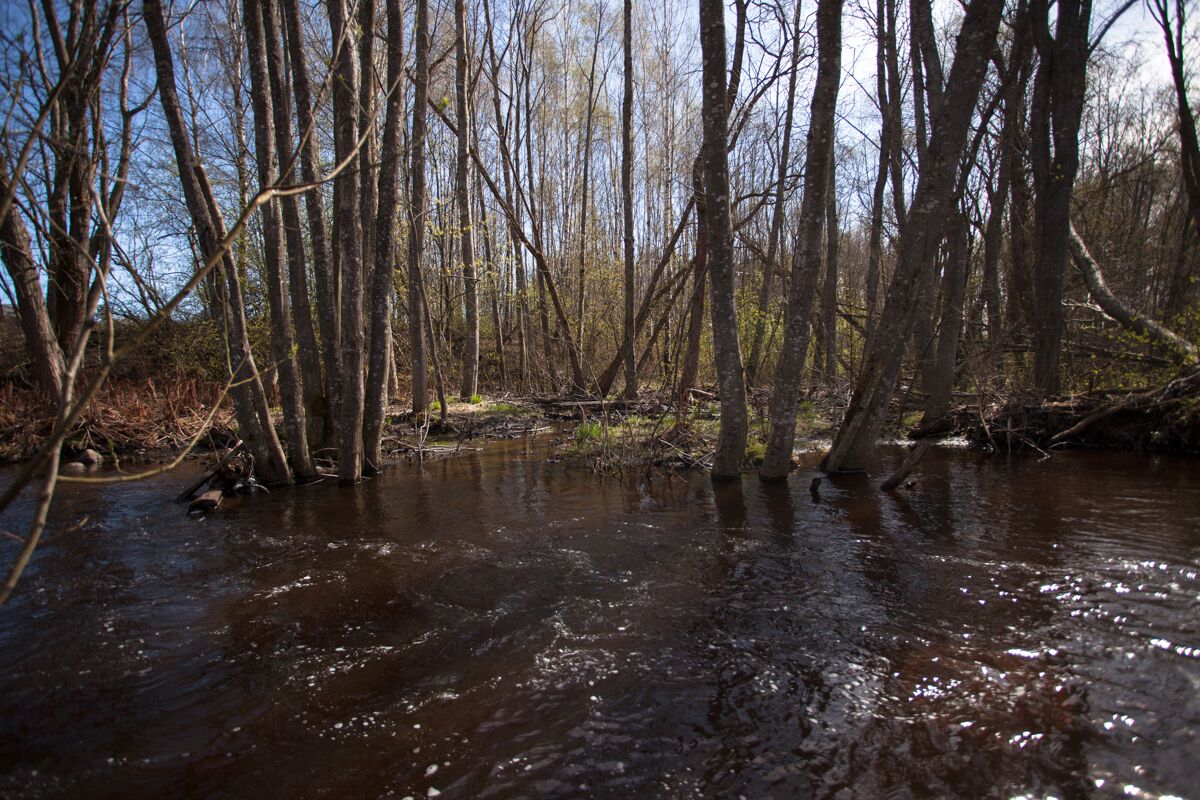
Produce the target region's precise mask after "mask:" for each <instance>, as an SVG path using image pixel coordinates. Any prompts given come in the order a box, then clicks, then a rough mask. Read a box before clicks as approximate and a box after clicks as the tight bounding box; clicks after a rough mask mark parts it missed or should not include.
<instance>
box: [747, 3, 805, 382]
mask: <svg viewBox="0 0 1200 800" xmlns="http://www.w3.org/2000/svg"><path fill="white" fill-rule="evenodd" d="M800 9H801V3H800V2H799V0H797V2H796V8H795V10H794V11H793V12H792V60H791V71H790V72H789V74H788V93H787V103H786V105H785V106H784V112H783V132H782V136H783V140H782V143H781V144H780V147H779V164H778V169H777V170H776V172H775V204H774V206H773V207H772V209H771V232H770V234H769V235H768V237H767V257H766V258H765V259H764V260H763V277H762V283H761V284H759V287H758V306H757V313H756V314H755V315H754V335H753V338H752V339H751V344H750V360H749V361H748V362H747V364H746V383H748V384H749V385H751V386H753V385H754V384H755V383H756V381H757V379H758V370H759V368H760V367H761V365H762V348H763V337H764V336H765V334H766V328H767V317H768V316H769V315H770V313H771V291H772V288H773V287H774V285H775V276H776V273H777V272H778V271H779V264H778V263H777V262H778V258H779V240H780V238H781V235H782V233H783V218H784V216H785V213H786V211H787V209H786V208H785V200H786V197H787V176H788V168H789V167H790V166H791V152H792V121H793V119H794V118H795V111H796V80H797V78H798V77H799V75H800V52H801V50H800V33H801V29H800V24H801V16H800Z"/></svg>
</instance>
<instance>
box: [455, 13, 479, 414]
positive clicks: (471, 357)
mask: <svg viewBox="0 0 1200 800" xmlns="http://www.w3.org/2000/svg"><path fill="white" fill-rule="evenodd" d="M466 15H467V12H466V0H454V30H455V36H454V105H455V109H456V113H457V115H458V158H457V161H456V166H455V172H454V176H455V178H454V182H455V194H456V195H457V197H458V226H459V229H460V230H459V236H460V244H461V245H462V274H463V302H464V305H465V306H466V322H467V335H466V341H465V342H464V343H463V361H462V365H463V366H462V385H461V387H460V389H459V396H460V397H461V398H462V399H463V400H470V399H471V398H472V396H474V395H475V394H477V393H478V389H479V282H478V281H477V280H476V278H475V230H474V224H473V222H472V220H471V211H472V209H471V180H470V168H471V119H470V113H471V111H470V104H469V102H468V97H467V82H468V81H467V16H466Z"/></svg>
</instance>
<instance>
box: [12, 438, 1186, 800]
mask: <svg viewBox="0 0 1200 800" xmlns="http://www.w3.org/2000/svg"><path fill="white" fill-rule="evenodd" d="M546 448H547V445H546V442H545V441H544V440H543V441H526V442H506V443H497V444H494V445H490V446H488V447H487V448H486V449H484V450H483V451H481V452H478V453H474V454H469V455H465V456H461V457H459V458H458V459H456V460H446V461H439V462H435V463H431V464H427V465H426V466H425V467H424V468H423V469H420V468H417V467H416V466H401V467H397V468H394V469H392V470H391V471H389V472H388V473H386V474H385V475H384V476H382V477H380V478H378V479H376V480H374V481H371V482H369V483H366V484H364V485H363V486H360V487H357V488H350V489H346V488H338V487H336V486H333V485H318V486H312V487H308V488H303V489H294V490H277V491H275V492H274V493H273V494H271V495H269V496H268V495H260V496H256V497H253V498H244V499H240V500H234V501H227V502H226V505H225V506H223V507H222V509H221V511H220V512H219V513H218V514H216V515H214V516H212V517H210V518H208V519H206V520H203V521H194V520H188V519H186V518H185V517H184V515H183V510H182V508H181V507H180V506H176V505H173V504H171V502H170V498H171V497H172V496H173V495H174V494H175V493H176V492H177V491H178V489H179V488H180V487H181V486H182V485H183V484H184V483H186V481H187V479H188V477H189V475H190V474H191V473H188V472H186V471H177V472H176V473H174V474H171V475H168V476H165V477H162V478H157V479H154V480H150V481H146V482H144V483H139V484H131V485H124V486H120V487H115V488H108V489H103V490H97V489H94V488H87V487H84V488H80V487H72V488H68V489H67V490H65V491H64V494H63V502H62V503H61V504H60V506H59V507H58V509H57V512H56V520H57V521H56V523H55V525H54V526H53V527H54V528H55V529H57V530H62V529H63V528H64V527H66V525H67V523H68V522H70V521H72V520H75V519H77V518H78V517H79V516H81V515H85V514H86V515H88V516H89V521H88V522H87V523H85V524H84V525H83V527H82V528H80V529H79V530H76V531H67V532H64V533H61V534H59V535H57V536H53V535H52V536H51V539H50V541H48V542H47V543H46V544H45V545H44V546H43V548H42V549H41V550H40V551H39V553H38V554H37V556H36V558H35V561H34V565H33V567H32V568H31V570H30V571H29V573H28V574H27V577H26V579H25V583H24V584H23V586H22V588H21V590H20V591H19V594H18V596H17V598H16V599H15V600H14V601H13V602H12V603H11V604H10V605H9V606H8V607H7V608H5V609H3V610H0V680H2V684H0V685H2V686H3V690H2V692H0V795H2V796H4V797H51V796H72V797H81V796H82V797H131V796H146V795H167V796H173V797H212V796H237V797H322V796H324V797H339V798H341V797H396V798H403V797H406V796H412V797H430V796H435V793H436V792H440V793H441V794H442V795H443V796H444V797H471V798H473V797H514V796H525V797H530V796H539V797H540V796H560V797H568V796H569V797H576V796H598V797H638V798H646V797H670V798H674V797H722V798H724V797H737V796H739V795H743V796H745V797H748V798H765V797H778V798H792V797H809V796H814V797H835V798H852V797H883V796H894V797H909V796H913V797H920V796H948V797H1012V796H1017V795H1028V796H1050V795H1053V796H1057V797H1064V798H1066V797H1088V796H1100V797H1104V796H1130V795H1132V796H1155V795H1160V794H1173V795H1177V796H1182V797H1186V796H1196V793H1197V789H1196V786H1197V776H1198V775H1200V772H1198V771H1197V756H1198V755H1200V747H1198V746H1197V744H1198V743H1197V736H1198V733H1200V699H1197V689H1198V688H1200V687H1198V685H1197V684H1198V682H1200V615H1198V614H1197V611H1198V610H1200V578H1198V573H1200V462H1196V461H1194V460H1186V459H1176V458H1166V457H1150V456H1141V457H1136V456H1130V455H1119V454H1096V453H1064V454H1060V455H1055V456H1054V457H1053V458H1051V459H1049V460H1044V461H1039V460H1037V459H1035V458H1028V457H1015V456H1014V457H1003V456H1002V457H993V456H987V455H982V454H979V453H974V452H968V451H962V450H952V449H948V450H940V451H935V452H933V453H931V454H930V456H929V457H927V459H926V460H925V461H924V462H923V463H922V465H921V466H920V468H919V469H918V472H917V474H916V477H917V479H918V484H917V486H916V487H914V488H912V489H910V490H908V491H907V492H906V493H905V494H904V496H902V497H895V496H887V495H881V494H880V493H879V492H878V491H877V490H876V489H875V488H874V485H873V483H872V482H870V481H868V480H867V479H865V478H861V477H859V478H853V477H851V478H838V479H834V480H829V479H826V481H825V483H824V484H823V485H822V487H821V492H820V497H819V501H814V498H813V497H812V496H811V495H810V494H809V491H808V484H809V475H808V472H807V471H802V472H801V473H799V474H798V475H797V476H796V477H795V478H794V479H793V481H792V484H791V486H790V487H788V488H785V487H780V486H767V485H762V484H760V483H759V482H758V481H757V479H756V478H754V477H753V476H750V475H748V476H747V477H746V479H745V480H744V481H743V482H742V483H741V484H740V485H732V486H718V487H715V488H714V487H713V486H712V485H711V484H710V483H709V482H708V480H707V478H706V477H704V476H698V475H695V476H684V477H663V476H659V477H655V478H653V479H650V478H647V477H645V476H638V477H633V476H630V477H623V478H622V477H618V478H597V477H595V476H593V475H591V474H588V473H585V472H581V471H578V470H571V469H568V468H567V467H564V466H562V465H559V464H554V463H547V462H546V455H547V452H548V451H547V449H546ZM899 457H900V453H899V452H898V451H894V450H893V451H888V452H887V453H886V454H885V459H886V460H887V461H888V462H891V461H894V460H897V459H898V458H899ZM3 479H4V477H3V476H0V480H3ZM24 513H28V508H27V507H25V508H24V509H23V510H18V512H17V514H16V515H15V516H13V517H10V518H9V519H6V520H4V521H3V525H4V526H5V527H7V528H9V529H13V530H15V529H19V525H20V523H21V514H24ZM0 547H2V548H3V552H2V554H3V556H4V557H5V563H8V561H9V560H10V558H11V556H12V555H13V554H14V553H15V549H16V545H15V543H12V542H5V543H4V544H2V545H0Z"/></svg>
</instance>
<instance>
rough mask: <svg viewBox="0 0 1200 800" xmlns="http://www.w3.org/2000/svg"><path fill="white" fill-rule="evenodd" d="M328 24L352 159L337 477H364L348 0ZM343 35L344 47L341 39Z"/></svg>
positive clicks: (341, 215) (340, 181)
mask: <svg viewBox="0 0 1200 800" xmlns="http://www.w3.org/2000/svg"><path fill="white" fill-rule="evenodd" d="M328 8H329V26H330V31H331V33H332V36H333V45H334V49H335V52H338V55H337V58H336V59H335V61H334V64H333V70H334V77H333V141H334V153H335V157H336V158H337V161H338V162H339V163H341V162H342V161H344V160H345V159H348V158H351V156H352V155H354V158H353V159H352V160H351V163H350V165H348V168H347V169H344V170H342V171H341V172H340V173H338V175H337V177H336V178H334V185H333V188H334V193H335V202H334V206H335V208H336V219H335V228H336V231H337V238H338V250H339V253H340V256H339V258H338V263H339V268H340V272H341V278H342V298H341V299H342V333H341V362H340V364H339V366H340V368H341V374H342V383H341V398H340V402H341V417H340V418H339V420H338V426H339V430H338V481H339V482H341V483H357V482H358V481H360V480H362V456H363V439H362V423H363V258H362V243H363V242H362V224H361V219H360V212H361V207H360V205H359V196H358V189H359V175H358V173H357V170H356V169H355V167H356V164H358V163H361V153H360V154H357V155H355V146H356V144H357V133H358V131H357V130H356V128H357V126H356V124H355V121H356V116H357V115H356V113H355V105H356V101H357V98H358V77H359V75H358V64H357V60H356V58H355V54H354V46H353V41H354V40H353V37H352V36H351V35H350V34H349V31H348V27H349V26H350V25H352V24H353V21H352V20H350V19H348V18H347V13H346V6H345V0H328ZM340 40H344V41H343V43H342V46H341V49H340V51H337V47H338V43H339V41H340Z"/></svg>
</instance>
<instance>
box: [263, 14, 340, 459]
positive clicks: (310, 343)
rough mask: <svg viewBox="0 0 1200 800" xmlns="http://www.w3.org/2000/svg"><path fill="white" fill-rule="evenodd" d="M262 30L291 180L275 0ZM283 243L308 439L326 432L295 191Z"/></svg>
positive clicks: (288, 201) (282, 161)
mask: <svg viewBox="0 0 1200 800" xmlns="http://www.w3.org/2000/svg"><path fill="white" fill-rule="evenodd" d="M262 18H263V33H264V39H265V41H266V61H267V71H268V75H269V77H270V81H271V83H270V87H271V96H272V98H273V100H274V102H273V103H272V113H273V114H274V121H275V149H276V152H277V154H278V158H279V168H280V172H279V174H280V181H281V182H282V183H284V184H294V183H295V180H296V169H295V161H296V159H295V158H294V151H295V147H296V145H295V139H294V138H293V133H292V115H291V104H290V102H289V99H288V87H287V80H286V79H285V77H284V74H283V67H284V61H283V49H282V47H281V46H280V25H279V11H278V8H277V6H276V0H262ZM279 209H280V212H281V214H282V218H283V232H284V241H285V244H286V245H287V268H288V293H289V295H290V298H289V299H290V300H291V311H292V320H293V322H294V324H295V328H296V345H297V348H296V361H297V363H298V365H299V367H300V378H301V383H302V385H303V387H304V395H303V398H302V399H303V403H304V420H305V423H306V424H307V426H308V427H307V433H308V441H309V444H315V443H317V442H320V441H322V440H324V438H325V415H326V402H325V393H324V390H323V388H322V387H323V386H324V381H323V378H322V376H321V354H320V350H319V348H318V345H317V332H316V326H315V325H314V324H313V316H312V302H311V300H310V298H309V293H308V272H307V267H306V259H305V254H304V231H303V230H302V229H301V227H300V207H299V204H298V203H297V200H296V196H295V195H292V194H286V195H284V196H283V197H281V198H279Z"/></svg>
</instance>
